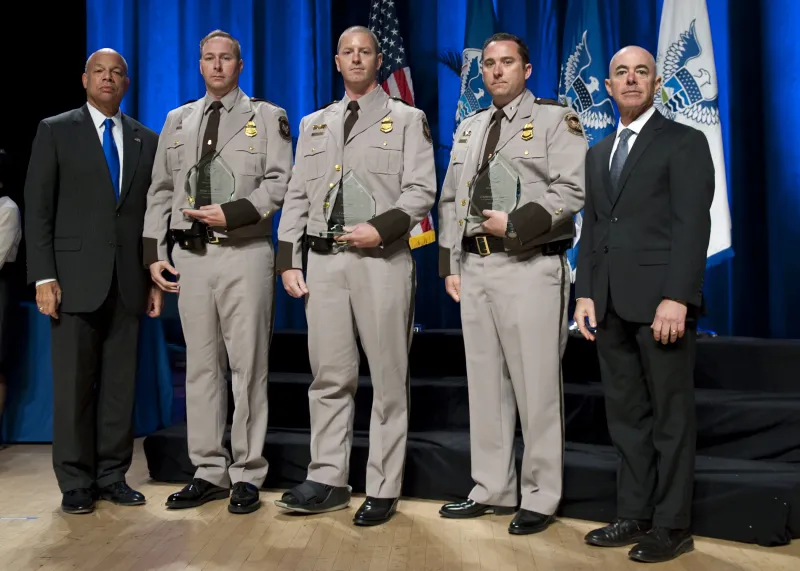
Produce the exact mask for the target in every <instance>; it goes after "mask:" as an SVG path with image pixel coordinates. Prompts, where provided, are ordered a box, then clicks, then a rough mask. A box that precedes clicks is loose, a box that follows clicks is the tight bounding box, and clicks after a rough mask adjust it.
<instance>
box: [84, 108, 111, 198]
mask: <svg viewBox="0 0 800 571" xmlns="http://www.w3.org/2000/svg"><path fill="white" fill-rule="evenodd" d="M87 105H88V104H87ZM87 105H84V106H83V107H82V108H81V112H80V114H79V115H78V116H77V117H76V123H78V127H79V129H80V135H81V138H82V139H83V146H84V147H85V148H86V150H87V158H88V159H89V160H90V161H94V162H95V163H96V164H97V168H98V171H99V172H103V173H105V176H104V177H103V181H104V182H105V186H106V192H103V193H102V194H104V195H106V196H110V197H111V199H112V200H113V199H114V184H113V182H112V181H111V171H109V170H108V163H107V162H106V155H105V153H104V152H103V143H102V142H101V141H100V138H99V135H98V134H97V126H96V125H95V124H94V122H93V121H92V115H91V114H90V113H89V108H88V107H87Z"/></svg>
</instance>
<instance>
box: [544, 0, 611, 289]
mask: <svg viewBox="0 0 800 571" xmlns="http://www.w3.org/2000/svg"><path fill="white" fill-rule="evenodd" d="M611 45H612V44H611V33H610V31H609V30H607V26H604V25H603V22H601V20H600V16H599V13H598V10H597V1H596V0H569V4H568V5H567V18H566V24H565V27H564V43H563V47H562V51H561V53H562V56H561V59H562V62H561V72H560V74H559V81H558V98H559V100H560V101H561V103H564V104H565V105H568V106H569V107H572V108H573V109H574V110H575V112H576V113H577V114H578V115H579V116H580V118H581V124H582V125H583V132H584V134H585V136H586V142H587V143H588V144H589V146H590V147H591V146H592V145H594V144H595V143H597V142H598V141H600V140H602V139H603V138H604V137H606V136H607V135H609V134H611V133H613V132H614V129H615V128H616V112H615V111H614V106H613V104H612V103H611V97H610V96H609V95H608V92H607V91H606V88H605V85H604V80H605V79H606V77H608V64H609V60H610V58H611V50H612V47H611ZM582 223H583V212H579V213H578V214H576V215H575V238H574V240H573V243H572V248H571V249H570V250H569V251H568V252H567V260H568V261H569V269H570V279H571V280H572V281H573V282H574V281H575V274H576V269H577V267H576V266H577V259H578V248H579V243H580V237H581V226H582Z"/></svg>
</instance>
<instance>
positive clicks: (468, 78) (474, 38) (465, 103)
mask: <svg viewBox="0 0 800 571" xmlns="http://www.w3.org/2000/svg"><path fill="white" fill-rule="evenodd" d="M495 28H496V18H495V14H494V4H493V2H492V0H468V4H467V25H466V29H465V33H464V51H463V52H461V96H460V97H459V98H458V108H457V109H456V129H458V126H459V124H460V123H461V121H462V120H463V119H464V117H466V116H467V115H469V114H470V113H472V112H474V111H477V110H478V109H483V108H484V107H489V105H491V104H492V96H491V95H490V94H489V92H488V91H486V87H485V86H484V85H483V74H482V73H481V65H480V64H481V51H482V48H483V42H485V41H486V40H487V39H488V38H489V37H490V36H491V35H492V34H494V33H495Z"/></svg>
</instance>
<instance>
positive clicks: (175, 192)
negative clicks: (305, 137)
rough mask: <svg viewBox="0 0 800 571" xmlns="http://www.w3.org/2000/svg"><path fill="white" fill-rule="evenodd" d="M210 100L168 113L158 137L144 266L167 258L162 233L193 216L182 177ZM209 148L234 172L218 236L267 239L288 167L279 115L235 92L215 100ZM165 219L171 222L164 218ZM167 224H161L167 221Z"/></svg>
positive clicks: (286, 133) (196, 150)
mask: <svg viewBox="0 0 800 571" xmlns="http://www.w3.org/2000/svg"><path fill="white" fill-rule="evenodd" d="M212 101H213V99H212V98H211V97H210V96H208V95H207V96H206V97H205V98H203V99H201V100H198V101H194V102H191V103H187V104H186V105H183V106H181V107H178V108H177V109H174V110H172V111H170V112H169V114H168V115H167V120H166V122H165V124H164V128H163V129H162V131H161V136H160V137H159V142H158V150H157V152H156V158H155V163H154V165H153V176H152V184H151V185H150V190H149V192H148V195H147V213H146V215H145V221H144V258H145V265H149V264H151V263H153V262H155V261H158V260H166V259H167V231H168V230H169V229H170V228H174V229H188V228H190V227H191V226H192V222H193V220H194V219H193V218H191V217H189V216H185V215H184V214H183V213H182V212H181V209H184V208H192V205H191V203H190V201H189V195H188V194H187V192H186V191H185V183H186V177H187V174H188V173H189V171H190V169H191V168H192V167H193V166H194V165H196V164H197V162H198V161H199V160H200V156H201V155H200V148H201V146H202V143H203V141H201V138H202V137H203V135H204V133H205V128H206V123H207V121H208V110H209V108H210V105H211V102H212ZM221 102H222V109H220V122H219V135H218V137H217V145H216V150H217V152H218V153H219V154H220V156H221V157H222V159H223V160H224V161H225V163H226V164H227V165H228V167H229V168H230V169H231V171H232V173H233V175H234V181H235V182H234V194H233V197H232V198H231V201H230V202H228V203H224V204H222V209H223V211H224V212H225V219H226V223H227V227H226V228H215V229H214V233H215V235H216V236H217V237H219V238H226V237H257V236H269V235H271V234H272V220H271V217H272V215H273V214H274V213H275V212H276V211H277V210H278V209H279V208H281V207H282V205H283V200H284V196H285V194H286V190H287V187H288V183H289V178H290V176H291V169H292V139H291V133H290V129H289V122H288V120H287V119H286V112H285V111H284V110H283V109H282V108H280V107H278V106H276V105H274V104H272V103H270V102H267V101H264V100H260V99H252V98H250V97H248V96H247V95H246V94H245V93H244V92H243V91H242V90H241V89H240V88H238V87H237V88H236V89H234V90H233V91H231V92H230V93H228V94H227V95H225V97H223V98H222V99H221ZM170 216H171V218H170ZM168 220H169V221H170V222H169V226H168V223H167V221H168Z"/></svg>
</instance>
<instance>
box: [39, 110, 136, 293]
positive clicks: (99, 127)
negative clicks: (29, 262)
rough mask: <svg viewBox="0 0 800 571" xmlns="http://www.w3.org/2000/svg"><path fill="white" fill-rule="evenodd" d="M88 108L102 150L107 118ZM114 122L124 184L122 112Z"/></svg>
mask: <svg viewBox="0 0 800 571" xmlns="http://www.w3.org/2000/svg"><path fill="white" fill-rule="evenodd" d="M86 107H87V108H88V109H89V115H91V117H92V123H93V124H94V128H95V130H96V131H97V138H98V139H99V141H100V148H101V149H102V148H103V134H104V132H105V130H106V126H105V125H104V123H105V120H106V116H105V115H104V114H103V112H102V111H100V110H99V109H97V108H96V107H95V106H94V105H92V104H91V103H88V102H87V103H86ZM111 119H112V120H113V121H114V129H113V130H112V131H111V134H112V135H113V136H114V143H116V145H117V153H119V182H120V184H122V173H123V172H124V171H123V169H124V168H125V167H124V165H123V164H122V155H123V154H124V153H123V152H122V112H121V111H119V110H118V111H117V113H116V115H114V116H113V117H111ZM54 281H56V280H55V278H52V279H46V280H39V281H37V282H36V285H37V286H39V285H41V284H46V283H47V282H54Z"/></svg>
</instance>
